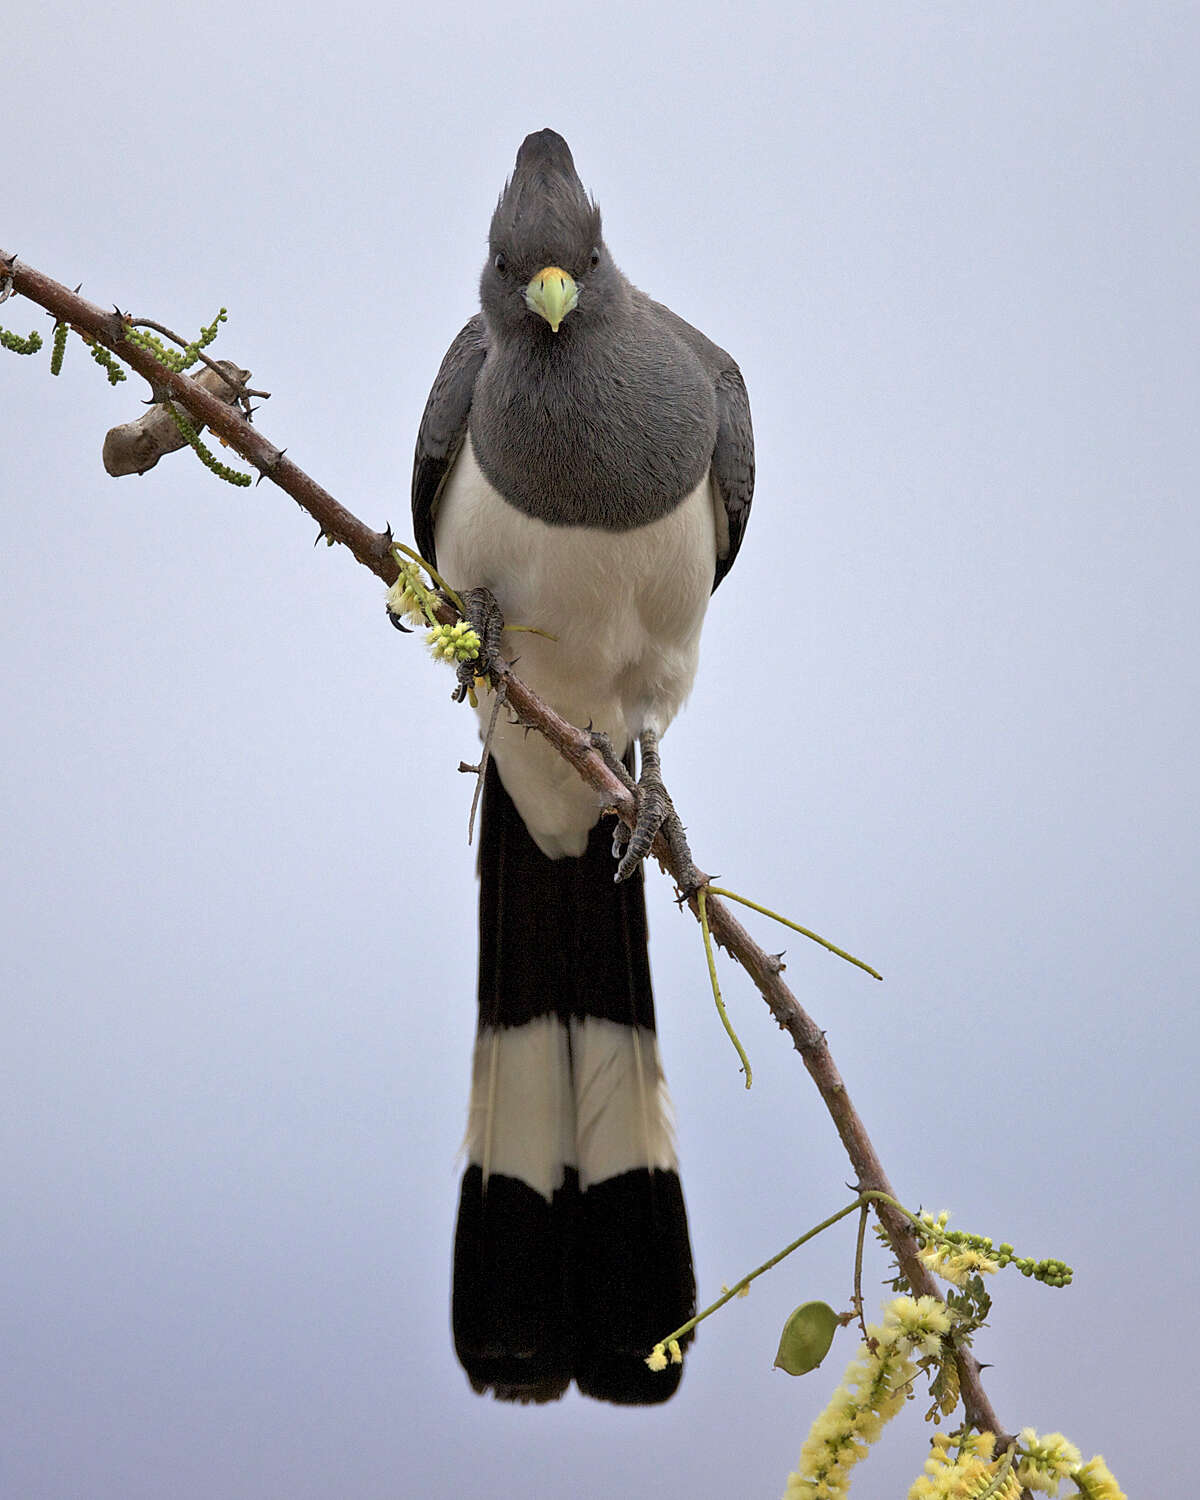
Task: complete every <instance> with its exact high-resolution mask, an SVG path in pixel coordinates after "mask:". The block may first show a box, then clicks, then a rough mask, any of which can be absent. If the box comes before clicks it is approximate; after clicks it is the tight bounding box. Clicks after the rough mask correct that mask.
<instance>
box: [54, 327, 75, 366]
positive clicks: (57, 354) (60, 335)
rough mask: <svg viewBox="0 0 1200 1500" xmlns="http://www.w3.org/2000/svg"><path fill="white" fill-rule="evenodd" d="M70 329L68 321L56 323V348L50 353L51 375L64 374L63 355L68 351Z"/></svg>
mask: <svg viewBox="0 0 1200 1500" xmlns="http://www.w3.org/2000/svg"><path fill="white" fill-rule="evenodd" d="M70 331H71V328H70V325H69V324H68V323H55V325H54V348H53V350H52V351H51V354H50V373H51V375H61V374H62V367H63V355H64V354H65V353H66V352H67V335H68V334H69V333H70Z"/></svg>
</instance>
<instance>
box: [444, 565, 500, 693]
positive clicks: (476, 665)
mask: <svg viewBox="0 0 1200 1500" xmlns="http://www.w3.org/2000/svg"><path fill="white" fill-rule="evenodd" d="M462 602H463V609H464V611H465V615H466V621H467V624H468V625H470V627H471V629H472V630H473V631H474V632H475V634H476V635H477V636H478V637H479V655H478V656H475V657H472V659H471V660H470V661H462V662H459V664H458V666H457V668H456V671H457V673H458V688H457V689H456V691H455V694H454V697H455V699H456V701H457V702H459V703H461V702H462V701H463V699H464V698H466V697H467V696H468V694H470V693H472V692H473V691H474V688H475V683H476V681H477V680H478V679H479V678H481V677H487V678H489V679H491V680H493V681H494V680H495V676H496V672H497V668H498V666H499V664H500V638H501V636H502V635H503V633H504V616H503V614H501V612H500V606H499V605H498V604H497V603H496V596H495V595H494V594H493V593H492V592H491V590H490V589H467V590H466V591H465V592H464V593H463V595H462ZM471 702H472V703H474V702H475V699H474V698H472V699H471Z"/></svg>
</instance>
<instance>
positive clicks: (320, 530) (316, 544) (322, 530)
mask: <svg viewBox="0 0 1200 1500" xmlns="http://www.w3.org/2000/svg"><path fill="white" fill-rule="evenodd" d="M258 477H259V478H260V479H261V478H262V475H261V474H260V475H259V476H258ZM324 535H325V528H324V526H320V527H318V528H317V539H316V541H315V542H314V543H313V546H314V547H319V546H320V545H321V538H322V537H323V536H324Z"/></svg>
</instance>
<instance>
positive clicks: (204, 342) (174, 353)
mask: <svg viewBox="0 0 1200 1500" xmlns="http://www.w3.org/2000/svg"><path fill="white" fill-rule="evenodd" d="M228 316H229V315H228V313H227V312H226V311H225V309H224V308H222V309H221V310H220V312H219V313H218V314H217V315H216V317H215V318H214V319H213V320H212V322H211V323H210V324H209V325H208V327H207V328H202V329H201V330H200V337H199V338H198V339H193V341H192V342H191V343H190V344H185V345H184V346H183V348H182V349H171V348H168V346H167V345H166V344H164V343H163V341H162V339H160V338H159V337H158V336H157V335H156V334H154V333H151V331H150V330H149V329H148V328H138V327H136V326H135V325H134V324H130V325H128V326H127V327H126V329H125V337H126V338H127V339H128V340H129V342H130V343H131V344H136V345H137V347H138V348H139V349H143V350H145V352H146V353H147V354H150V355H152V356H153V357H154V358H155V359H156V360H158V362H159V364H160V365H165V366H166V368H167V369H168V370H174V371H175V372H176V373H177V374H178V373H182V372H183V371H184V370H188V369H190V368H191V367H192V365H194V364H195V363H196V361H197V359H199V357H200V351H201V349H207V348H208V346H209V344H211V343H212V342H213V340H214V339H215V338H216V336H217V331H218V329H219V328H220V326H221V324H222V323H224V321H225V319H226V318H227V317H228Z"/></svg>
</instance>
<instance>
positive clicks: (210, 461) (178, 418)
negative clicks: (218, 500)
mask: <svg viewBox="0 0 1200 1500" xmlns="http://www.w3.org/2000/svg"><path fill="white" fill-rule="evenodd" d="M162 408H163V411H165V412H166V413H167V414H168V416H170V418H171V420H172V421H173V422H174V423H175V425H176V427H178V428H179V430H180V432H181V433H182V434H183V436H184V437H185V438H186V439H187V441H188V443H189V444H190V445H191V448H192V451H193V452H194V453H195V455H196V457H197V458H198V459H199V460H200V462H201V463H202V464H203V465H204V467H205V468H206V469H207V470H208V471H209V472H210V473H212V474H215V475H216V476H217V478H218V479H223V480H224V481H225V483H226V484H235V485H241V486H243V487H245V486H246V485H250V484H253V483H254V480H253V478H252V477H251V476H250V475H249V474H243V473H242V472H241V470H240V469H234V468H231V467H230V465H229V464H223V463H222V462H221V460H220V459H219V458H218V457H217V455H216V454H215V453H213V452H212V450H211V449H210V448H207V447H206V446H205V444H204V442H203V441H202V439H201V437H200V434H199V432H197V430H196V429H195V428H194V427H193V426H192V424H191V422H189V421H188V419H187V416H186V415H185V414H184V412H183V411H182V410H181V409H180V408H179V407H178V406H175V405H173V403H172V402H170V401H164V402H163V403H162Z"/></svg>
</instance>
